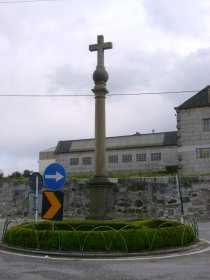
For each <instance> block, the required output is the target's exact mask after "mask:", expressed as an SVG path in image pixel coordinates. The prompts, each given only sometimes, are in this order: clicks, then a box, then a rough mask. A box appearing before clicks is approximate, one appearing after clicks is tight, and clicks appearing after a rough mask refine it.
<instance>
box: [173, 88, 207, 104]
mask: <svg viewBox="0 0 210 280" xmlns="http://www.w3.org/2000/svg"><path fill="white" fill-rule="evenodd" d="M206 106H210V86H207V87H205V88H204V89H202V90H201V91H199V92H198V93H196V94H195V95H193V96H192V97H191V98H190V99H188V100H187V101H185V102H184V103H183V104H181V105H180V106H178V107H177V108H178V109H188V108H197V107H206ZM175 109H176V108H175Z"/></svg>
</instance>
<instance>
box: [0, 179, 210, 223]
mask: <svg viewBox="0 0 210 280" xmlns="http://www.w3.org/2000/svg"><path fill="white" fill-rule="evenodd" d="M117 181H118V182H117ZM116 182H117V183H115V184H113V218H115V219H135V218H143V217H161V218H166V217H169V218H171V219H173V218H179V217H180V216H181V205H180V197H179V192H178V189H177V185H176V178H175V177H157V178H137V179H119V180H116ZM180 185H181V193H182V200H183V204H184V213H185V215H187V216H190V217H192V218H196V219H210V176H205V177H184V178H182V179H181V182H180ZM62 191H63V192H64V216H65V217H80V218H84V217H86V216H87V215H88V209H89V191H88V181H87V180H75V181H71V182H68V183H67V184H66V185H65V187H64V188H63V189H62ZM29 192H30V188H29V186H28V182H27V180H25V181H23V180H22V181H21V180H19V181H17V180H12V181H11V180H1V181H0V216H2V217H7V216H15V215H21V216H23V215H25V216H27V215H28V213H27V212H28V193H29ZM30 216H31V215H30Z"/></svg>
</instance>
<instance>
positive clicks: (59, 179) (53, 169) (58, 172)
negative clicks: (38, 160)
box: [43, 163, 66, 191]
mask: <svg viewBox="0 0 210 280" xmlns="http://www.w3.org/2000/svg"><path fill="white" fill-rule="evenodd" d="M43 179H44V184H45V186H46V187H47V188H48V189H49V190H52V191H57V190H59V189H60V188H62V187H63V186H64V184H65V181H66V171H65V169H64V168H63V166H62V165H60V164H58V163H52V164H50V165H48V166H47V168H46V169H45V171H44V176H43Z"/></svg>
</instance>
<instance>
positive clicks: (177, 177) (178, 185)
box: [176, 171, 184, 220]
mask: <svg viewBox="0 0 210 280" xmlns="http://www.w3.org/2000/svg"><path fill="white" fill-rule="evenodd" d="M178 172H179V171H177V173H176V185H177V190H178V194H179V200H180V208H181V220H183V217H184V207H183V200H182V192H181V189H180V178H179V174H178Z"/></svg>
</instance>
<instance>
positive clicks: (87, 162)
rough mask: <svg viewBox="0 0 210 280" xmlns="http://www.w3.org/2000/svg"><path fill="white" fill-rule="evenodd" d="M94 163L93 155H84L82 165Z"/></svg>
mask: <svg viewBox="0 0 210 280" xmlns="http://www.w3.org/2000/svg"><path fill="white" fill-rule="evenodd" d="M91 164H92V158H91V157H83V158H82V165H91Z"/></svg>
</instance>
